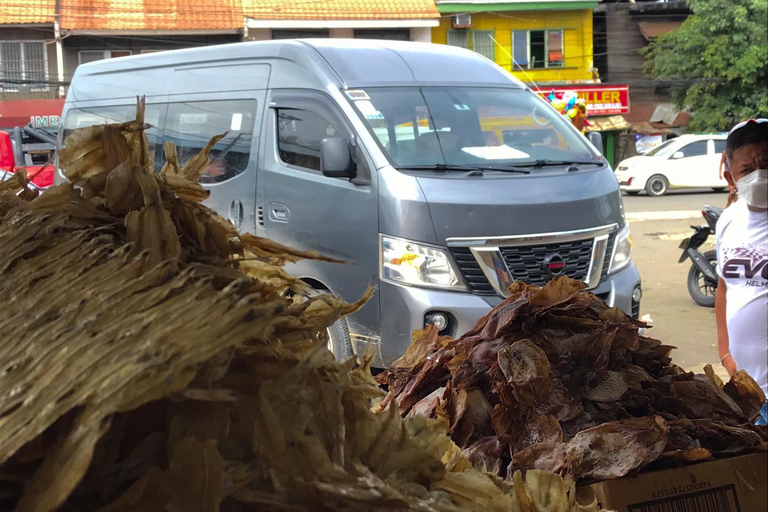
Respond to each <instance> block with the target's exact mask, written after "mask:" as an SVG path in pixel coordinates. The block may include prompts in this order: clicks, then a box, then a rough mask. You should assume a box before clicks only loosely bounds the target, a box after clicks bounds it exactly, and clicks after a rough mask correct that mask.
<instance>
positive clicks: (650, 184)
mask: <svg viewBox="0 0 768 512" xmlns="http://www.w3.org/2000/svg"><path fill="white" fill-rule="evenodd" d="M667 190H669V181H667V178H665V177H664V176H662V175H661V174H654V175H653V176H651V177H650V178H648V181H647V182H646V183H645V191H646V193H648V195H649V196H653V197H659V196H663V195H664V194H666V193H667Z"/></svg>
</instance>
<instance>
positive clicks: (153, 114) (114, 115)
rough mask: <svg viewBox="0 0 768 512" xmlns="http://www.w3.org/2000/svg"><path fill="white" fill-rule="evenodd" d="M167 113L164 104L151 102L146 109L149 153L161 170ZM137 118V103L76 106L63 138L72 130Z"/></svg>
mask: <svg viewBox="0 0 768 512" xmlns="http://www.w3.org/2000/svg"><path fill="white" fill-rule="evenodd" d="M164 114H165V108H164V105H153V104H149V105H147V106H146V109H145V111H144V121H145V122H147V123H148V124H149V125H150V128H149V129H148V130H146V132H145V133H146V135H147V140H148V141H149V153H150V155H151V156H152V159H153V161H154V162H155V171H156V172H157V171H159V170H160V168H161V167H162V164H163V162H164V161H165V155H163V154H162V152H163V151H162V149H163V146H162V140H161V136H160V133H161V131H162V128H163V127H162V121H163V119H162V118H163V117H164ZM134 119H136V104H135V103H133V104H131V105H110V106H106V107H87V108H74V109H70V110H69V111H67V117H66V118H65V119H64V123H63V126H62V130H64V132H63V139H62V141H65V140H66V138H67V136H68V135H69V134H70V133H72V130H76V129H78V128H85V127H88V126H94V125H99V124H111V123H124V122H127V121H132V120H134ZM158 150H159V154H158Z"/></svg>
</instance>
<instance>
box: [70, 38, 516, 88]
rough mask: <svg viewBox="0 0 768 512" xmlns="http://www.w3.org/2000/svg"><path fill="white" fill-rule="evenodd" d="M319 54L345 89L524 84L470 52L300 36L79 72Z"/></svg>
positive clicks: (114, 62)
mask: <svg viewBox="0 0 768 512" xmlns="http://www.w3.org/2000/svg"><path fill="white" fill-rule="evenodd" d="M318 57H320V58H321V59H320V60H322V61H324V62H325V63H326V64H327V65H328V66H329V67H330V68H331V69H332V70H333V72H334V73H335V75H336V76H335V77H333V78H335V79H337V80H338V81H339V82H340V83H339V85H340V86H342V87H345V88H350V87H371V86H387V85H389V86H395V85H406V84H407V85H414V84H420V85H459V84H461V85H497V86H504V87H510V86H511V87H516V88H525V85H523V83H522V82H520V81H519V80H518V79H517V78H515V77H514V76H512V74H511V73H509V72H507V71H506V70H504V69H503V68H501V67H499V66H498V65H496V64H495V63H493V62H492V61H490V60H488V59H486V58H485V57H483V56H481V55H480V54H478V53H476V52H473V51H470V50H465V49H462V48H456V47H453V46H447V45H438V44H431V43H415V42H406V41H379V40H367V39H296V40H279V41H259V42H242V43H234V44H226V45H215V46H205V47H198V48H189V49H184V50H173V51H168V52H159V53H152V54H145V55H137V56H131V57H121V58H119V59H106V60H101V61H96V62H93V63H89V64H84V65H82V66H80V67H78V69H77V71H76V74H77V75H80V76H83V75H94V74H102V73H110V72H116V71H126V70H128V69H146V68H153V67H171V66H173V67H177V66H179V65H181V66H184V65H187V64H194V63H204V62H211V61H223V60H240V59H253V58H257V59H258V58H287V59H289V60H294V61H296V62H297V63H299V64H302V62H301V61H305V62H306V63H308V64H309V63H317V61H318Z"/></svg>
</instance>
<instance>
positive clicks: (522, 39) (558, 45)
mask: <svg viewBox="0 0 768 512" xmlns="http://www.w3.org/2000/svg"><path fill="white" fill-rule="evenodd" d="M512 56H513V59H514V68H515V69H520V68H526V69H539V68H559V67H563V66H564V65H565V55H564V51H563V31H562V29H558V30H516V31H514V32H512Z"/></svg>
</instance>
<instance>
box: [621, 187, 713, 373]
mask: <svg viewBox="0 0 768 512" xmlns="http://www.w3.org/2000/svg"><path fill="white" fill-rule="evenodd" d="M727 197H728V196H727V194H725V193H722V192H712V191H711V190H696V191H692V192H689V191H686V192H672V193H670V194H668V195H666V196H663V197H649V196H646V195H645V194H642V195H639V196H626V195H625V196H624V212H625V215H626V217H627V221H628V222H629V225H630V229H631V231H632V242H633V252H632V257H633V259H634V261H635V264H636V265H637V267H638V269H639V271H640V277H641V278H642V281H643V299H642V301H641V304H640V316H641V317H644V318H645V319H646V320H648V321H649V323H650V325H651V326H652V328H651V329H649V330H648V331H647V335H648V336H651V337H654V338H657V339H659V340H661V341H663V342H664V343H666V344H668V345H674V346H676V347H677V350H674V351H673V352H672V360H673V362H674V363H675V364H677V365H678V366H681V367H683V368H685V369H686V370H691V371H696V372H701V371H702V368H703V367H704V365H705V364H707V363H709V364H711V365H712V366H713V367H714V369H715V371H716V372H717V373H718V374H719V375H720V376H721V377H722V378H724V379H727V373H726V372H725V370H724V369H723V368H722V366H721V365H720V358H719V357H718V352H717V333H716V327H715V310H714V308H704V307H701V306H699V305H698V304H696V303H695V302H693V299H691V297H690V295H689V294H688V288H687V284H686V283H687V277H688V269H689V268H690V266H691V263H690V260H686V262H685V263H682V264H678V263H677V260H678V258H679V257H680V254H681V253H682V250H681V249H679V248H678V246H679V245H680V242H682V240H684V239H685V238H686V237H688V236H690V234H691V233H693V230H692V229H691V227H690V226H691V225H692V224H693V225H700V224H704V223H705V220H704V218H703V217H702V216H701V213H700V212H701V209H702V207H703V206H704V205H705V204H710V205H713V206H717V207H720V208H722V207H724V206H725V201H726V199H727ZM714 243H715V240H714V237H710V239H709V240H708V242H707V244H706V245H705V246H704V247H702V251H705V250H709V249H713V248H714Z"/></svg>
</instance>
